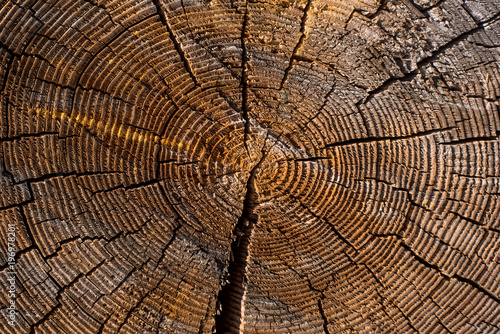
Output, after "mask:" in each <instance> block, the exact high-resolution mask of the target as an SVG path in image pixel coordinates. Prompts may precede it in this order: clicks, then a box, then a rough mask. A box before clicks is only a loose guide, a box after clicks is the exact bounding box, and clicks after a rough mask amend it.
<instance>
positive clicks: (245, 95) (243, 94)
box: [240, 1, 252, 160]
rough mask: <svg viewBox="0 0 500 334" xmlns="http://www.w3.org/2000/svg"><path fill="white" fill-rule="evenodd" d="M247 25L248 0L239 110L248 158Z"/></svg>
mask: <svg viewBox="0 0 500 334" xmlns="http://www.w3.org/2000/svg"><path fill="white" fill-rule="evenodd" d="M247 26H248V1H247V2H245V14H244V16H243V24H242V26H241V38H240V43H241V81H240V86H241V110H242V111H243V115H242V116H243V119H244V120H245V133H244V138H243V141H244V142H243V144H244V145H245V149H246V151H247V154H248V156H249V157H250V160H251V159H252V156H251V154H250V150H249V149H248V144H247V142H248V134H249V133H250V119H249V115H248V114H249V109H250V106H249V104H248V73H247V72H248V55H247V47H246V43H245V37H246V35H247Z"/></svg>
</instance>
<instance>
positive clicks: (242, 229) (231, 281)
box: [215, 150, 266, 334]
mask: <svg viewBox="0 0 500 334" xmlns="http://www.w3.org/2000/svg"><path fill="white" fill-rule="evenodd" d="M265 157H266V154H265V152H264V150H263V151H262V157H261V158H260V160H259V162H258V163H257V164H256V165H255V166H254V167H253V168H252V170H251V171H250V176H249V177H248V180H247V184H246V193H245V200H244V202H243V210H242V212H241V216H240V218H239V219H238V223H237V224H236V226H235V228H234V230H233V238H234V239H233V242H232V244H231V261H230V263H229V268H228V278H227V284H226V285H224V286H223V287H222V289H221V290H220V292H219V296H218V305H219V309H220V313H219V314H218V315H217V316H216V317H215V328H216V333H218V334H223V333H239V330H240V324H241V319H242V316H243V314H242V313H241V309H242V303H243V295H244V293H245V283H246V274H245V272H246V268H247V261H248V247H249V245H250V237H251V235H252V232H253V228H254V226H255V224H256V223H257V218H258V217H257V215H256V214H255V213H254V210H255V207H256V206H257V204H258V201H257V200H258V194H257V190H256V188H255V176H256V175H257V172H258V170H259V169H260V167H261V165H262V162H263V161H264V159H265Z"/></svg>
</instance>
